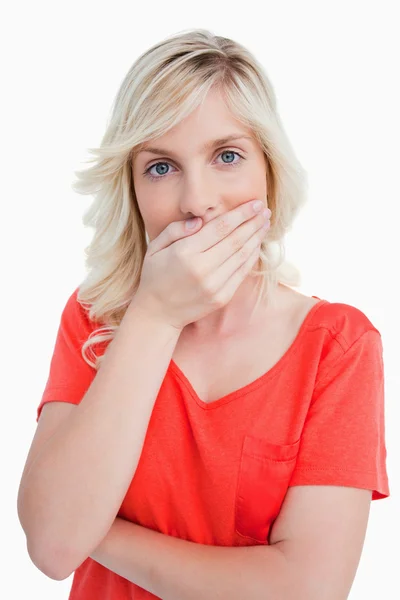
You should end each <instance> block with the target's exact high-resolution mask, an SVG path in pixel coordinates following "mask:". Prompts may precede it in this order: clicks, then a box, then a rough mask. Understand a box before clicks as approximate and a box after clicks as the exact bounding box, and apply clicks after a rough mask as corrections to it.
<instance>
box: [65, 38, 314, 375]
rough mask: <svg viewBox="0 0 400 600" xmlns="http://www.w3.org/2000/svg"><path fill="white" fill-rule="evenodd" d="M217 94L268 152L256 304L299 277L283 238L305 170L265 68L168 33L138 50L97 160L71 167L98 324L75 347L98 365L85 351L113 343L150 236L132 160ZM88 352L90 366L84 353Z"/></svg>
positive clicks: (212, 43)
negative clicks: (266, 221)
mask: <svg viewBox="0 0 400 600" xmlns="http://www.w3.org/2000/svg"><path fill="white" fill-rule="evenodd" d="M214 86H217V87H218V89H220V90H221V91H222V92H223V93H224V94H225V98H226V102H227V106H229V108H230V110H231V111H232V113H233V114H234V115H235V117H236V118H237V119H238V120H239V121H241V122H242V123H243V124H244V125H245V126H246V127H250V128H251V130H252V131H253V133H254V136H255V138H256V140H257V141H258V143H259V144H260V146H261V147H262V149H263V151H264V153H265V159H266V167H267V191H268V206H269V207H270V209H271V211H272V215H271V227H270V229H269V232H268V235H267V237H266V238H265V241H264V242H263V244H262V247H261V251H260V258H259V261H258V264H257V268H256V269H253V271H252V273H251V274H252V275H255V276H258V277H260V286H258V290H259V291H258V296H257V298H258V300H257V303H258V302H259V301H260V299H261V298H262V297H263V298H265V299H266V300H267V301H268V298H269V296H270V292H271V290H272V288H274V287H275V286H276V285H277V284H278V282H282V283H284V284H287V285H289V286H299V285H300V273H299V271H298V270H297V269H296V268H295V267H294V266H293V265H292V264H291V263H288V262H287V261H285V247H284V243H283V239H284V236H285V234H286V233H287V231H288V230H289V229H290V228H291V226H292V223H293V221H294V218H295V216H296V215H297V213H298V211H299V209H300V207H301V206H302V205H303V203H304V202H305V197H306V185H307V179H306V173H305V171H304V170H303V168H302V167H301V165H300V163H299V161H298V160H297V158H296V156H295V154H294V151H293V149H292V146H291V144H290V142H289V140H288V137H287V135H286V133H285V131H284V128H283V125H282V123H281V120H280V117H279V115H278V112H277V102H276V96H275V93H274V90H273V88H272V85H271V83H270V81H269V79H268V77H267V75H266V73H265V72H264V69H263V67H262V66H261V65H260V63H259V62H258V61H257V60H256V59H255V57H254V56H253V55H252V54H251V53H250V52H249V51H248V50H247V49H246V48H244V47H243V46H242V45H241V44H239V43H238V42H235V41H233V40H231V39H229V38H225V37H221V36H217V35H214V34H213V33H211V32H210V31H208V30H205V29H191V30H185V31H183V32H180V33H178V34H174V35H171V36H169V37H167V38H166V39H164V40H163V41H161V42H159V43H157V44H155V45H154V46H153V47H151V48H150V49H149V50H147V51H146V52H144V53H143V54H142V55H141V56H140V57H139V58H138V59H137V60H136V61H135V62H134V64H133V65H132V67H131V68H130V70H129V71H128V73H127V75H126V76H125V78H124V80H123V81H122V84H121V86H120V89H119V90H118V92H117V94H116V97H115V100H114V102H113V106H112V111H111V117H110V118H109V122H108V125H107V128H106V131H105V134H104V136H103V139H102V141H101V144H100V147H98V148H92V149H89V152H90V153H91V154H93V155H94V156H95V157H96V158H94V159H91V160H89V162H94V163H95V164H94V165H93V166H91V167H90V168H88V169H86V170H85V171H75V174H76V175H77V177H78V180H77V181H75V182H74V184H73V186H72V187H73V190H74V191H76V192H78V193H79V194H92V195H94V197H95V199H94V202H93V203H92V204H91V206H90V207H89V209H88V210H87V212H86V213H85V215H84V217H83V224H84V225H85V226H86V227H87V226H89V227H93V228H94V235H93V238H92V241H91V243H90V244H89V246H88V247H87V248H85V255H86V260H85V265H86V270H87V275H86V277H85V279H84V281H83V282H82V283H81V284H80V286H79V288H78V296H77V300H78V302H79V303H80V304H81V306H82V307H83V308H86V309H87V311H88V316H89V319H90V320H93V321H95V322H96V323H97V324H99V325H101V326H100V327H99V328H97V329H95V330H94V331H92V333H91V335H90V336H89V338H88V339H87V340H86V341H85V343H84V344H83V346H82V356H83V357H84V359H85V361H86V362H87V363H88V364H90V365H91V366H92V367H94V368H95V369H98V368H99V366H100V364H101V361H102V358H103V356H96V354H95V353H94V352H93V348H92V346H93V345H94V344H98V343H103V342H106V341H109V340H111V339H113V337H114V335H115V331H116V329H117V328H118V326H119V324H120V322H121V320H122V318H123V316H124V314H125V311H126V309H127V307H128V305H129V303H130V302H131V300H132V298H133V296H134V294H135V292H136V290H137V288H138V285H139V281H140V274H141V268H142V264H143V260H144V256H145V253H146V250H147V242H148V238H147V235H146V231H145V226H144V222H143V219H142V216H141V214H140V211H139V208H138V203H137V199H136V196H135V191H134V186H133V175H132V159H133V157H134V156H135V153H136V152H137V150H138V148H139V146H140V145H141V144H143V143H144V142H148V141H149V140H151V139H153V138H155V137H158V136H161V135H163V134H165V133H166V132H167V131H169V130H170V129H171V128H172V127H174V126H175V125H177V124H178V123H179V122H180V121H181V120H182V119H184V118H185V117H186V116H188V115H189V114H190V113H191V112H192V111H193V110H194V109H195V108H197V107H198V106H199V105H200V104H201V103H202V102H203V101H204V99H205V97H206V94H207V92H208V91H209V90H210V88H211V87H214ZM86 350H90V352H91V355H92V357H93V359H94V360H93V361H92V360H91V359H90V357H89V356H87V354H86Z"/></svg>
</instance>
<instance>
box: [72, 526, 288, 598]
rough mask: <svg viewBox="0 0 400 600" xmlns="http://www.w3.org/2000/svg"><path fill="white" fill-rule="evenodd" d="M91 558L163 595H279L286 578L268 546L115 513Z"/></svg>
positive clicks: (279, 556)
mask: <svg viewBox="0 0 400 600" xmlns="http://www.w3.org/2000/svg"><path fill="white" fill-rule="evenodd" d="M91 558H92V559H93V560H95V561H96V562H98V563H100V564H101V565H103V566H104V567H106V568H108V569H110V570H111V571H113V572H114V573H117V574H118V575H120V576H121V577H124V578H125V579H128V580H129V581H131V582H132V583H135V584H136V585H139V586H140V587H142V588H144V589H145V590H147V591H149V592H151V593H152V594H154V595H155V596H157V597H159V598H162V599H163V600H209V598H215V599H216V598H218V599H220V600H223V599H226V600H228V599H229V600H243V599H244V598H246V600H270V599H271V600H272V599H273V600H277V599H278V598H279V600H283V598H284V597H285V598H286V596H282V591H283V590H284V589H285V587H286V586H287V585H288V582H289V580H290V579H289V576H290V573H289V571H288V568H287V565H286V560H285V557H284V555H283V554H282V552H280V551H279V549H277V548H275V547H274V546H246V547H225V546H209V545H205V544H196V543H194V542H190V541H186V540H182V539H180V538H175V537H172V536H168V535H164V534H162V533H159V532H158V531H153V530H152V529H147V528H145V527H141V526H140V525H136V524H134V523H131V522H129V521H125V520H123V519H120V518H116V519H115V521H114V523H113V525H112V526H111V529H110V531H109V532H108V534H107V535H106V537H105V538H104V540H103V541H102V542H101V543H100V545H99V546H98V548H96V550H95V551H94V552H93V553H92V554H91ZM63 579H64V577H63ZM293 588H294V586H293Z"/></svg>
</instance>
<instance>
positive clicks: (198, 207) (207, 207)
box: [179, 185, 221, 221]
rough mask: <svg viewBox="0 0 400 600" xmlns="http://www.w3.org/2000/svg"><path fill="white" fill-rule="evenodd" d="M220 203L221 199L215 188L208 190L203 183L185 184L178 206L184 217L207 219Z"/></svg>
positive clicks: (216, 210) (212, 214) (209, 218)
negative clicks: (195, 184)
mask: <svg viewBox="0 0 400 600" xmlns="http://www.w3.org/2000/svg"><path fill="white" fill-rule="evenodd" d="M220 204H221V200H220V199H219V195H218V194H217V193H216V191H215V190H214V191H210V189H209V188H208V189H206V186H204V185H203V186H202V185H197V186H194V185H187V186H186V188H185V189H184V190H182V192H181V197H180V203H179V208H180V211H181V213H182V215H183V216H184V218H185V219H189V218H190V217H201V218H202V219H204V220H205V221H207V220H211V219H212V218H213V216H214V213H216V212H218V206H219V205H220Z"/></svg>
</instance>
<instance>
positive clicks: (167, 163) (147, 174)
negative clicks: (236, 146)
mask: <svg viewBox="0 0 400 600" xmlns="http://www.w3.org/2000/svg"><path fill="white" fill-rule="evenodd" d="M223 154H236V155H237V156H238V157H239V160H237V161H236V162H228V163H223V164H224V165H225V166H226V167H237V166H239V165H240V163H241V162H242V160H245V159H244V157H243V156H242V155H241V154H239V152H236V151H234V150H224V151H223V152H220V154H218V156H222V155H223ZM159 165H170V163H169V162H167V161H165V160H163V161H159V162H157V163H154V164H153V165H150V167H148V168H147V169H146V170H145V171H144V173H143V175H145V177H148V178H149V179H151V180H152V181H156V180H160V179H164V176H165V175H166V174H168V173H166V172H164V173H163V174H160V173H159V174H158V176H154V175H151V173H150V170H151V169H153V167H158V166H159Z"/></svg>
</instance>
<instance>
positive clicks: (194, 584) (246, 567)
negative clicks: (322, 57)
mask: <svg viewBox="0 0 400 600" xmlns="http://www.w3.org/2000/svg"><path fill="white" fill-rule="evenodd" d="M370 502H371V491H370V490H365V489H357V488H351V487H345V486H295V487H290V488H289V489H288V492H287V494H286V498H285V501H284V503H283V505H282V508H281V511H280V513H279V516H278V518H277V519H276V521H275V523H274V526H273V528H272V531H271V535H270V545H269V546H263V545H260V546H246V547H222V546H208V545H203V544H196V543H193V542H189V541H186V540H182V539H179V538H174V537H171V536H167V535H164V534H162V533H159V532H157V531H153V530H151V529H146V528H144V527H141V526H139V525H136V524H134V523H130V522H128V521H124V520H123V519H119V518H117V519H116V520H115V521H114V523H113V525H112V527H111V529H110V531H109V532H108V534H107V535H106V537H105V538H104V539H103V540H102V542H101V543H100V545H99V546H98V548H96V550H95V551H94V552H93V553H92V554H91V558H93V559H94V560H96V561H97V562H99V563H100V564H102V565H103V566H104V567H106V568H108V569H110V570H112V571H114V572H115V573H117V574H118V575H120V576H121V577H124V578H125V579H128V580H129V581H131V582H132V583H135V584H136V585H139V586H140V587H142V588H144V589H145V590H147V591H149V592H151V593H152V594H154V595H156V596H158V597H159V598H162V600H208V599H209V598H218V599H219V600H243V598H246V600H346V599H347V598H348V594H349V592H350V589H351V586H352V583H353V580H354V577H355V574H356V571H357V567H358V564H359V560H360V556H361V551H362V547H363V543H364V538H365V533H366V528H367V523H368V516H369V509H370Z"/></svg>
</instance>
